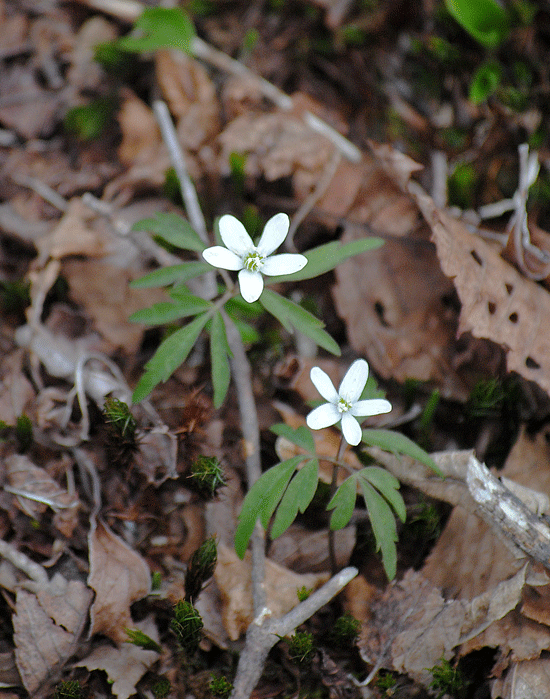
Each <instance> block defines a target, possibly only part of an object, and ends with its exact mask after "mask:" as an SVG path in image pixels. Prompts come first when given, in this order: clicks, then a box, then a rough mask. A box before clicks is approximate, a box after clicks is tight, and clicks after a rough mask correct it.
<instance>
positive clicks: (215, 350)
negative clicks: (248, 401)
mask: <svg viewBox="0 0 550 699" xmlns="http://www.w3.org/2000/svg"><path fill="white" fill-rule="evenodd" d="M229 354H230V350H229V347H228V344H227V336H226V334H225V323H224V321H223V317H222V314H221V313H220V312H219V311H218V312H217V313H216V314H215V316H214V317H213V318H212V327H211V329H210V360H211V362H212V385H213V386H214V408H219V407H220V405H221V404H222V403H223V401H224V398H225V396H226V394H227V389H228V388H229V382H230V381H231V371H230V368H229V357H228V355H229Z"/></svg>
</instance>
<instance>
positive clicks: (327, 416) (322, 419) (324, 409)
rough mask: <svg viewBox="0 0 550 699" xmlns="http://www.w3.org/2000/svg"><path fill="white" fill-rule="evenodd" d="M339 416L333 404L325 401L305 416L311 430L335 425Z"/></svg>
mask: <svg viewBox="0 0 550 699" xmlns="http://www.w3.org/2000/svg"><path fill="white" fill-rule="evenodd" d="M341 417H342V416H341V414H340V413H339V412H338V409H337V408H336V406H335V405H333V404H332V403H325V404H324V405H320V406H319V407H318V408H315V410H312V411H311V412H310V414H309V415H308V416H307V417H306V423H307V426H308V427H311V429H312V430H322V429H323V428H324V427H330V426H331V425H335V424H336V423H337V422H338V420H339V419H340V418H341ZM359 431H360V430H359Z"/></svg>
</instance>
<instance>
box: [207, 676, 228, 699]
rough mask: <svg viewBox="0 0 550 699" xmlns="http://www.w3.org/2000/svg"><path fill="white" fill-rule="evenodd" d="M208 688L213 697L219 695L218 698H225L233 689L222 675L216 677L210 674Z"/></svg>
mask: <svg viewBox="0 0 550 699" xmlns="http://www.w3.org/2000/svg"><path fill="white" fill-rule="evenodd" d="M208 689H209V690H210V691H211V692H212V694H213V695H214V696H215V697H220V699H226V697H228V696H229V695H230V694H231V692H232V691H233V685H232V684H231V682H229V680H228V679H226V677H225V676H224V675H222V676H221V677H218V676H216V675H211V676H210V682H209V684H208Z"/></svg>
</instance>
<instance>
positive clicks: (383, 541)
mask: <svg viewBox="0 0 550 699" xmlns="http://www.w3.org/2000/svg"><path fill="white" fill-rule="evenodd" d="M360 483H361V491H362V493H363V497H364V498H365V505H366V506H367V512H368V513H369V519H370V523H371V526H372V531H373V532H374V538H375V539H376V550H381V551H382V563H383V564H384V569H385V571H386V575H387V576H388V578H389V579H390V580H393V578H394V577H395V572H396V568H397V550H396V548H395V542H396V541H397V529H396V526H395V517H394V515H393V512H392V511H391V508H390V506H389V505H388V503H387V502H386V500H384V498H383V497H382V496H381V495H380V494H379V493H377V492H376V490H374V488H373V487H372V486H371V485H370V484H369V483H367V482H366V481H365V479H363V478H362V479H360Z"/></svg>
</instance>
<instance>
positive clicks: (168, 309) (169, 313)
mask: <svg viewBox="0 0 550 699" xmlns="http://www.w3.org/2000/svg"><path fill="white" fill-rule="evenodd" d="M211 307H212V304H211V303H209V302H208V301H205V300H204V299H201V298H199V297H198V296H192V295H191V294H189V295H188V298H187V299H186V300H181V301H180V300H179V299H178V303H171V302H170V301H162V302H161V303H155V304H153V305H152V306H150V307H149V308H141V309H140V310H139V311H136V312H135V313H132V315H131V316H130V317H129V318H128V320H129V321H130V322H131V323H143V324H144V325H162V324H164V323H171V322H172V321H174V320H177V319H178V318H186V317H187V316H196V315H197V314H198V313H204V312H205V311H208V310H209V309H210V308H211Z"/></svg>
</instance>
